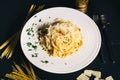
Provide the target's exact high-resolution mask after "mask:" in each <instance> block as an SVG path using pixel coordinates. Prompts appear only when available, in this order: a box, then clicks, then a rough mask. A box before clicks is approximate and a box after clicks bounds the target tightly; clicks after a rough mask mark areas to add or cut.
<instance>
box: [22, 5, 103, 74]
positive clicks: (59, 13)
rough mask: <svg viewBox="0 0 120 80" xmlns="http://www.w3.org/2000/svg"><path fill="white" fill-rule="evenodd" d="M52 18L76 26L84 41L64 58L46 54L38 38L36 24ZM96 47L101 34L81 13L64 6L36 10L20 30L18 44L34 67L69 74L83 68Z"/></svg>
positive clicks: (87, 63) (89, 60)
mask: <svg viewBox="0 0 120 80" xmlns="http://www.w3.org/2000/svg"><path fill="white" fill-rule="evenodd" d="M56 18H62V19H65V20H69V21H71V22H72V23H74V24H76V25H78V26H79V27H80V29H81V32H82V34H83V42H84V44H83V46H82V47H81V49H80V50H79V51H78V52H76V53H74V54H73V55H71V56H68V57H67V58H65V59H61V58H58V57H52V56H49V55H48V54H47V53H46V52H45V51H44V50H42V48H41V46H40V44H39V41H38V34H37V30H38V28H39V27H40V25H42V24H44V23H46V22H52V21H54V19H56ZM100 46H101V35H100V32H99V29H98V27H97V25H96V24H95V23H94V21H93V20H92V19H91V18H89V17H88V16H87V15H85V14H84V13H82V12H80V11H77V10H75V9H72V8H66V7H55V8H49V9H46V10H43V11H41V12H38V13H37V14H35V15H34V16H33V17H31V18H30V19H29V20H28V21H27V23H26V24H25V26H24V28H23V30H22V33H21V47H22V50H23V52H24V54H25V56H26V57H27V59H28V60H29V61H30V62H31V63H32V64H34V65H35V66H36V67H38V68H40V69H42V70H45V71H47V72H51V73H59V74H63V73H71V72H75V71H78V70H80V69H82V68H84V67H86V66H87V65H89V64H90V63H91V62H92V61H93V60H94V59H95V57H96V56H97V54H98V52H99V50H100Z"/></svg>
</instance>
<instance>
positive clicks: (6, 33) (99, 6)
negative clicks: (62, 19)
mask: <svg viewBox="0 0 120 80" xmlns="http://www.w3.org/2000/svg"><path fill="white" fill-rule="evenodd" d="M33 3H34V4H36V5H37V6H39V5H41V4H45V8H44V9H46V8H50V7H57V6H64V7H70V8H74V9H76V2H75V0H0V45H1V44H2V43H3V42H4V41H6V40H7V39H8V38H9V37H10V36H12V35H13V34H14V33H15V32H16V31H17V30H18V29H19V28H20V25H21V24H22V23H23V21H24V19H25V16H26V14H27V11H28V9H29V7H30V5H31V4H33ZM119 7H120V1H119V0H89V5H88V11H87V15H88V16H90V17H92V15H93V14H99V15H101V14H104V15H106V16H107V18H108V20H109V22H110V23H111V27H108V28H107V31H106V33H107V38H108V39H109V41H110V44H111V45H112V48H111V51H112V57H113V59H114V60H115V61H116V63H114V64H113V63H111V62H110V60H109V58H108V54H107V53H104V57H105V59H106V63H101V60H100V55H98V56H97V57H96V59H95V60H94V61H93V62H92V63H91V64H90V65H88V66H87V67H85V68H84V69H82V70H79V71H77V72H74V73H70V74H53V73H48V72H45V71H42V70H40V69H38V68H36V67H35V66H33V65H32V66H33V68H34V70H35V73H36V74H37V75H38V76H39V77H40V78H41V79H42V80H75V79H76V77H77V76H79V75H80V74H81V73H82V72H83V71H84V70H85V69H92V70H99V71H101V72H102V78H105V77H107V76H109V75H112V76H113V78H114V79H115V80H120V35H119V34H120V20H119V19H120V15H119V14H120V8H119ZM66 15H67V14H66ZM1 53H2V51H0V54H1ZM13 61H14V62H16V63H17V64H22V63H23V62H28V61H27V59H26V58H25V56H24V55H23V53H22V50H21V47H20V43H19V42H18V44H17V47H16V48H15V52H14V54H13V56H12V58H11V59H9V60H7V59H6V58H4V59H0V78H3V79H5V80H7V78H5V77H4V75H5V74H6V73H9V72H11V70H12V67H11V65H12V64H13ZM23 80H24V79H23Z"/></svg>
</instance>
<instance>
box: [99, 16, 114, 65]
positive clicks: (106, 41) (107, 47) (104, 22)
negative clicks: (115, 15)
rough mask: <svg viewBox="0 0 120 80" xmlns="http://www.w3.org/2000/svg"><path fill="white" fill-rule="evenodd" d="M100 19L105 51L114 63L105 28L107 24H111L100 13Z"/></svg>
mask: <svg viewBox="0 0 120 80" xmlns="http://www.w3.org/2000/svg"><path fill="white" fill-rule="evenodd" d="M100 20H101V25H102V33H103V34H104V38H105V45H106V49H107V53H108V55H109V60H110V61H111V62H112V63H115V60H114V59H113V56H112V48H111V43H110V40H109V39H108V37H107V34H106V29H107V28H108V27H109V26H111V24H110V23H109V21H108V20H107V18H106V16H105V15H100Z"/></svg>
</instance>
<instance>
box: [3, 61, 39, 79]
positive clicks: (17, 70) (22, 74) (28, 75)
mask: <svg viewBox="0 0 120 80" xmlns="http://www.w3.org/2000/svg"><path fill="white" fill-rule="evenodd" d="M12 67H13V71H12V72H11V73H9V74H6V75H5V77H7V78H10V79H13V80H41V79H40V78H39V77H37V76H36V75H35V73H34V70H33V68H32V66H31V65H29V67H27V65H26V64H23V65H22V67H20V66H19V65H17V64H16V63H15V64H14V66H12ZM23 68H24V70H25V71H23Z"/></svg>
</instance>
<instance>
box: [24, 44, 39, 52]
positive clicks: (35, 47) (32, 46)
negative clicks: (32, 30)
mask: <svg viewBox="0 0 120 80" xmlns="http://www.w3.org/2000/svg"><path fill="white" fill-rule="evenodd" d="M26 45H27V46H28V47H29V48H30V49H28V51H31V50H32V49H34V50H36V49H37V45H33V44H32V43H31V42H27V43H26ZM31 48H32V49H31Z"/></svg>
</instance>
